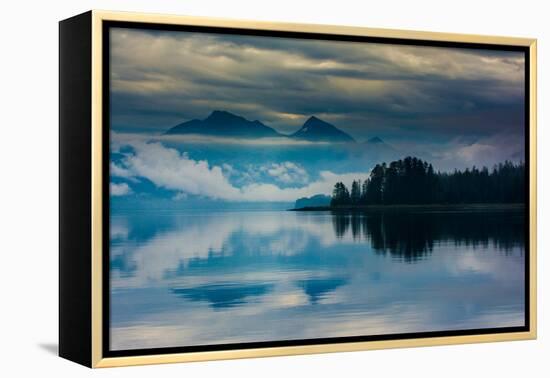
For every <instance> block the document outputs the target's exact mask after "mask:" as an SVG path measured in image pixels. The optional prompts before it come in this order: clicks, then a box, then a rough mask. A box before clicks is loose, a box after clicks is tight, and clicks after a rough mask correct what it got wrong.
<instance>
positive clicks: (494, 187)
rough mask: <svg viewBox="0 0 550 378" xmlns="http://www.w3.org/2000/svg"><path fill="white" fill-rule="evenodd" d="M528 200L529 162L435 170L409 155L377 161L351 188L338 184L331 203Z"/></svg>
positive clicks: (368, 203) (332, 204) (440, 202)
mask: <svg viewBox="0 0 550 378" xmlns="http://www.w3.org/2000/svg"><path fill="white" fill-rule="evenodd" d="M524 200H525V164H524V163H523V162H521V163H512V162H510V161H505V162H503V163H499V164H497V165H495V166H494V167H493V168H492V170H489V169H488V168H487V167H483V168H477V167H475V166H474V167H472V168H467V169H465V170H462V171H460V170H456V169H455V170H454V171H453V172H435V171H434V168H433V166H432V164H429V163H427V162H425V161H422V160H421V159H418V158H416V157H406V158H404V159H400V160H397V161H392V162H391V163H389V164H386V163H382V164H377V165H376V166H375V167H374V168H373V169H372V171H371V172H370V175H369V178H368V179H367V180H365V181H363V182H361V180H354V181H353V183H352V184H351V189H348V188H347V187H346V186H345V185H344V184H343V183H342V182H337V183H336V184H335V185H334V190H333V192H332V199H331V203H330V205H331V206H332V207H338V206H362V205H397V204H464V203H522V202H524Z"/></svg>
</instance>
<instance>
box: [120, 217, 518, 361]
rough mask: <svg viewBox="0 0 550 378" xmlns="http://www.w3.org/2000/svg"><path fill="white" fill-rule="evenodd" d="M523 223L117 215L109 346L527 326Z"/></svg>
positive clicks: (466, 219)
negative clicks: (525, 320) (525, 321)
mask: <svg viewBox="0 0 550 378" xmlns="http://www.w3.org/2000/svg"><path fill="white" fill-rule="evenodd" d="M523 222H524V217H523V213H522V212H521V211H500V212H475V213H469V212H465V213H460V212H459V213H456V212H455V213H438V212H414V213H413V212H411V213H399V212H397V213H373V214H360V213H349V214H343V213H340V214H333V213H330V212H286V211H262V212H254V211H247V212H238V211H231V212H212V211H208V212H198V211H173V212H172V211H167V212H159V211H141V212H139V211H135V212H121V211H115V212H113V213H112V215H111V251H110V256H111V258H110V275H111V325H110V332H111V349H112V350H125V349H139V348H159V347H172V346H191V345H207V344H220V343H241V342H257V341H273V340H297V339H309V338H317V337H343V336H360V335H381V334H395V333H407V332H424V331H442V330H463V329H477V328H495V327H511V326H523V325H524V299H525V298H524V289H525V288H524V266H525V264H524V262H525V241H524V232H523Z"/></svg>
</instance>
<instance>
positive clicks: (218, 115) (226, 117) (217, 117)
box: [205, 110, 245, 122]
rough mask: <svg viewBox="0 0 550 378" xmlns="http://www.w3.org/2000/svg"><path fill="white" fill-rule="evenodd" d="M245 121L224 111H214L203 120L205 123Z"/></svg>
mask: <svg viewBox="0 0 550 378" xmlns="http://www.w3.org/2000/svg"><path fill="white" fill-rule="evenodd" d="M241 120H245V119H244V118H243V117H241V116H238V115H235V114H233V113H230V112H228V111H225V110H214V111H213V112H212V113H210V115H209V116H208V117H206V118H205V121H222V122H225V121H241Z"/></svg>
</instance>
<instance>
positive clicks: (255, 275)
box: [107, 27, 527, 351]
mask: <svg viewBox="0 0 550 378" xmlns="http://www.w3.org/2000/svg"><path fill="white" fill-rule="evenodd" d="M253 34H254V33H248V34H246V35H245V34H238V33H222V32H220V31H214V32H213V31H211V30H204V31H201V30H198V31H197V30H192V31H186V30H168V29H166V28H165V29H145V28H137V27H111V28H110V29H109V50H108V53H109V65H108V68H107V69H108V70H109V71H108V72H109V74H108V75H109V76H108V85H109V87H108V91H109V114H108V118H109V122H108V124H109V128H108V132H109V141H110V145H109V148H110V151H109V176H108V180H109V198H108V200H109V228H110V232H109V245H108V247H109V248H108V259H109V271H108V276H109V277H108V281H109V282H108V292H109V298H108V300H109V307H108V318H107V319H108V322H107V327H108V347H109V350H111V351H132V350H134V351H135V350H141V349H156V348H159V349H162V348H174V347H182V348H185V347H200V346H202V347H207V346H220V345H225V346H231V345H240V346H244V347H246V345H263V344H261V343H270V342H289V343H292V342H295V343H296V344H297V345H298V344H300V343H308V342H309V343H311V342H315V340H316V339H323V340H324V342H331V340H334V341H340V342H341V341H345V340H352V339H353V338H357V337H371V338H372V339H376V338H377V337H400V338H406V337H412V336H415V335H416V336H418V335H428V336H429V335H435V334H441V335H442V334H446V332H448V333H450V334H452V332H465V333H468V332H471V333H476V332H487V330H493V331H495V332H498V331H499V330H500V331H505V330H514V329H519V328H521V327H524V326H526V300H527V298H526V256H527V251H526V227H527V226H526V222H527V217H526V194H527V193H526V190H527V185H526V175H527V172H526V143H525V141H526V131H525V130H526V121H525V111H526V109H525V97H526V93H525V76H526V75H525V70H526V61H525V59H526V58H525V53H524V52H523V51H518V50H513V49H506V48H504V47H503V48H502V49H499V48H494V47H492V48H481V47H479V46H467V45H466V46H441V45H440V46H434V45H432V46H430V45H422V44H413V43H400V42H398V41H397V42H396V41H393V42H392V41H389V42H384V41H379V40H378V41H368V40H366V41H347V40H346V41H343V40H334V39H332V40H323V39H319V37H316V38H311V37H308V38H303V37H301V36H294V37H288V36H287V37H283V36H277V35H272V36H265V35H253ZM258 343H260V344H258Z"/></svg>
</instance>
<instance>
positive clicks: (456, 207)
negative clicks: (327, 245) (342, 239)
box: [287, 203, 526, 212]
mask: <svg viewBox="0 0 550 378" xmlns="http://www.w3.org/2000/svg"><path fill="white" fill-rule="evenodd" d="M525 207H526V206H525V204H524V203H471V204H467V203H466V204H424V205H420V204H419V205H362V206H335V207H332V206H307V207H301V208H298V209H288V210H287V211H331V212H370V211H372V212H383V211H415V210H416V211H418V210H420V211H423V210H426V211H449V212H451V211H470V212H473V211H510V210H523V209H525Z"/></svg>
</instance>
